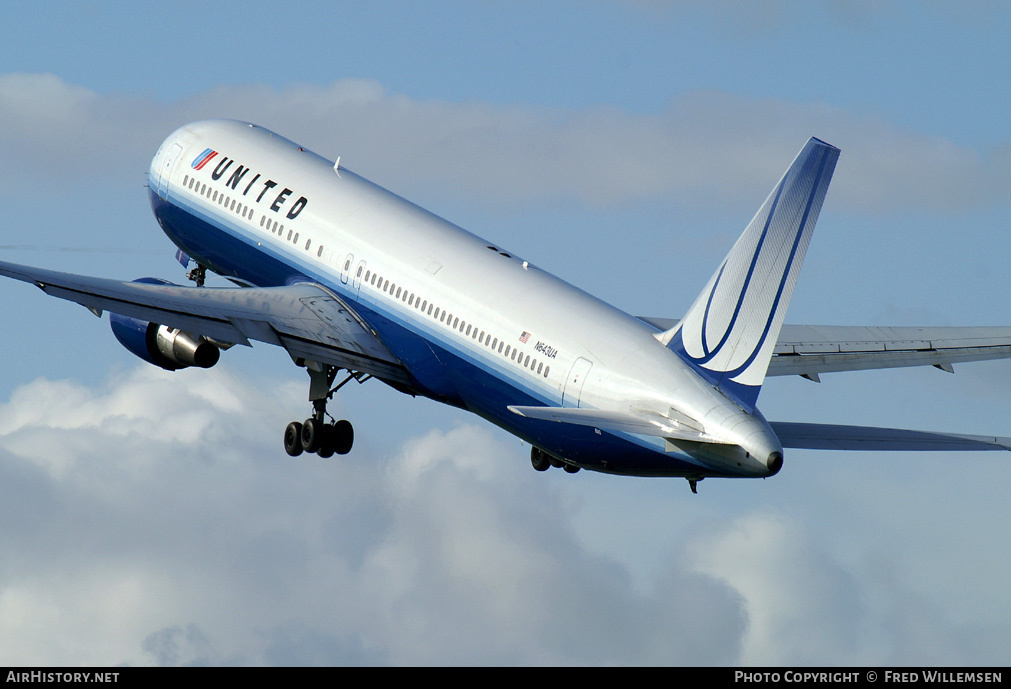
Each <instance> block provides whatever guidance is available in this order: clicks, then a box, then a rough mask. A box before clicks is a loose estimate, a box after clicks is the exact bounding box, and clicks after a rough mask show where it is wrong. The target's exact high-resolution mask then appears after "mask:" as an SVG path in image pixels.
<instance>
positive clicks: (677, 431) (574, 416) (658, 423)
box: [509, 406, 720, 443]
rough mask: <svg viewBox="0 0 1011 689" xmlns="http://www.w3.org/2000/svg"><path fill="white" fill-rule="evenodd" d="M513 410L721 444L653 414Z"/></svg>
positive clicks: (550, 418)
mask: <svg viewBox="0 0 1011 689" xmlns="http://www.w3.org/2000/svg"><path fill="white" fill-rule="evenodd" d="M509 411H511V412H512V413H514V414H519V415H520V416H524V417H526V418H528V419H541V420H543V421H554V422H556V423H571V424H575V425H577V426H592V427H594V428H599V429H600V430H602V431H614V432H616V433H637V434H639V435H650V436H656V437H658V438H671V439H676V440H689V441H692V442H697V443H718V442H720V441H719V440H717V439H716V438H714V437H713V436H711V435H709V434H708V433H705V432H704V431H702V430H700V428H695V427H693V426H692V425H689V423H690V422H688V421H687V419H686V422H679V421H677V420H675V419H672V418H670V417H667V416H664V415H662V414H658V413H656V412H650V411H635V412H625V411H606V410H602V409H582V408H579V409H577V408H572V407H518V406H512V407H509Z"/></svg>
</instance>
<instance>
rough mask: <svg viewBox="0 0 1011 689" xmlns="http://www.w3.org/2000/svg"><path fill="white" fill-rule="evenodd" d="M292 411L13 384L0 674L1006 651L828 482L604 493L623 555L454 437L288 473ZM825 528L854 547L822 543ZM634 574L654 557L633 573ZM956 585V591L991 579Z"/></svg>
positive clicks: (1, 416) (893, 660)
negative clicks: (923, 580)
mask: <svg viewBox="0 0 1011 689" xmlns="http://www.w3.org/2000/svg"><path fill="white" fill-rule="evenodd" d="M189 374H192V375H189ZM266 389H269V390H271V391H272V394H271V395H265V394H264V392H263V391H264V390H266ZM388 394H395V393H393V392H392V391H388ZM305 404H306V403H305V400H304V389H303V386H302V385H296V384H278V383H276V382H270V381H266V382H265V381H260V380H257V381H255V382H242V381H240V380H238V379H236V378H235V377H234V376H233V375H232V374H230V373H229V372H228V369H226V368H216V369H213V370H211V371H197V372H177V373H175V374H167V373H164V372H161V371H159V370H156V369H154V368H152V367H143V366H142V367H141V368H138V369H135V370H131V371H128V372H127V373H126V374H124V375H120V376H116V377H115V378H114V379H112V380H110V381H109V382H108V383H106V384H104V385H103V386H101V387H99V388H97V389H89V388H87V387H85V386H82V385H81V384H79V383H75V382H72V381H59V382H54V381H47V380H42V379H40V380H37V381H34V382H32V383H29V384H27V385H25V386H23V387H21V388H19V389H17V390H15V391H14V393H13V394H12V397H11V400H10V402H8V403H6V404H3V405H0V552H3V554H4V557H3V560H2V561H0V662H5V663H8V664H15V665H36V664H115V663H121V662H126V663H131V664H152V663H162V664H262V663H271V664H293V663H306V664H341V663H359V664H654V663H655V664H735V663H744V664H751V663H755V664H833V665H835V664H850V663H856V664H861V663H871V664H873V663H878V662H882V663H890V664H902V663H908V662H917V663H920V662H935V663H969V664H986V663H988V662H993V661H994V659H995V658H999V657H1000V649H1001V648H1002V645H1001V644H1002V643H1003V641H1006V640H1007V639H1008V638H1009V635H1011V632H1009V630H1008V629H1007V628H1006V627H1007V625H1006V624H1004V625H1002V624H1000V623H999V622H997V620H999V617H997V618H994V619H992V620H991V621H989V622H987V621H985V620H984V619H983V618H981V617H978V616H977V617H974V618H972V619H968V620H961V619H958V618H957V617H955V616H953V615H952V613H951V611H950V610H949V609H948V607H947V602H946V600H945V598H946V595H945V588H944V587H940V588H939V590H938V591H934V590H932V589H931V588H925V587H924V586H922V585H918V584H917V583H916V582H913V581H910V580H908V578H906V577H904V574H903V573H904V572H906V571H907V569H908V568H910V567H917V566H918V564H917V563H918V562H919V561H920V560H921V559H926V560H927V561H930V560H931V559H936V558H937V557H938V552H937V551H938V550H940V551H942V552H943V551H945V550H946V549H948V547H949V546H948V543H949V540H950V539H951V538H953V537H954V538H956V539H957V534H955V535H954V536H952V535H948V534H943V533H941V532H940V531H939V530H937V529H934V533H935V538H934V539H928V540H924V541H923V543H918V544H917V545H916V547H915V548H912V552H905V549H903V548H896V547H893V545H891V544H890V543H891V540H892V539H895V538H899V537H901V534H902V533H903V532H902V530H901V529H896V528H891V529H888V530H883V531H882V536H881V537H880V538H875V537H874V536H873V533H874V531H875V528H874V525H875V523H876V522H877V520H880V519H882V518H884V517H882V515H879V514H876V513H875V512H874V511H871V510H865V509H864V510H862V509H861V508H860V507H859V505H860V503H859V502H854V500H846V499H845V497H844V495H845V494H844V493H842V492H840V493H830V494H828V495H827V496H826V497H829V498H830V500H829V501H827V502H826V503H825V504H823V505H821V507H820V508H819V509H818V510H817V511H816V513H815V514H816V516H817V520H814V519H809V517H808V516H804V515H808V511H809V510H811V509H813V507H812V506H811V505H804V504H801V505H799V506H798V508H797V509H796V510H795V511H793V512H791V511H789V510H784V511H783V512H782V513H778V514H770V513H769V512H768V511H767V510H764V509H758V510H756V509H754V508H753V507H749V506H747V505H736V504H735V501H734V500H725V499H721V498H720V497H719V496H721V495H723V494H727V495H733V494H734V493H733V491H734V490H735V487H736V486H737V485H739V484H735V483H731V484H725V483H724V484H720V483H717V484H715V485H714V486H712V487H710V486H708V482H707V485H706V486H705V487H704V488H705V489H706V490H705V495H704V496H699V497H698V498H695V497H694V496H693V497H691V498H688V492H687V489H684V492H683V493H682V492H681V490H680V489H681V488H683V487H682V486H681V485H678V486H677V489H678V492H677V493H675V496H680V497H681V498H682V499H691V500H696V499H699V500H704V502H699V503H698V505H699V507H697V508H696V509H698V510H700V511H699V514H698V517H697V518H695V519H692V518H691V517H689V521H687V522H686V521H685V519H684V517H685V515H686V514H687V515H690V514H691V513H692V512H693V511H694V510H691V511H687V512H686V510H685V507H686V506H685V505H681V504H680V501H678V500H677V497H674V498H670V497H668V498H667V499H666V500H667V501H668V502H670V500H672V499H673V500H674V501H675V503H674V504H673V505H672V507H673V509H672V510H671V511H670V512H669V513H668V514H667V516H664V515H662V514H661V515H654V516H653V517H652V518H651V519H650V520H649V521H648V522H641V521H638V519H637V516H639V515H642V514H643V512H641V511H640V510H639V509H638V508H637V506H636V505H637V503H638V502H639V501H640V497H638V496H640V494H641V493H643V491H646V490H647V487H649V488H650V489H651V488H652V487H653V486H656V487H658V488H659V489H661V492H663V493H666V492H667V491H669V490H670V487H669V486H670V483H669V482H663V481H661V482H659V483H652V482H646V483H645V484H644V483H642V482H637V481H631V480H629V479H620V478H609V479H606V480H607V481H609V483H608V484H607V489H608V491H613V492H614V494H615V495H626V496H627V497H625V498H622V499H620V500H617V501H616V504H615V506H614V507H613V508H612V509H613V511H612V512H611V513H610V514H609V516H606V517H604V516H603V515H597V516H595V519H597V518H603V519H604V520H605V522H606V523H608V524H609V525H610V526H611V527H613V528H615V529H618V530H619V531H621V530H624V532H625V533H626V534H627V537H626V538H625V541H626V545H627V547H626V548H624V549H623V550H622V553H621V556H620V557H621V558H622V559H621V560H619V559H617V557H618V555H617V554H614V555H611V554H609V552H608V548H607V547H606V546H602V544H601V543H595V542H593V534H592V532H585V531H583V532H581V531H580V529H578V528H577V521H576V520H579V519H580V518H581V515H583V514H584V513H585V511H586V510H587V509H590V510H594V509H597V508H595V507H594V506H593V503H592V502H591V501H592V490H591V488H592V486H593V485H594V483H592V482H587V481H583V480H582V479H583V478H586V479H589V478H592V477H589V476H585V477H584V475H577V476H576V477H567V476H565V475H564V474H561V473H559V474H558V475H557V476H556V475H553V474H549V475H548V476H543V475H541V474H537V473H535V472H533V471H531V470H530V469H529V467H527V466H526V462H525V461H523V460H522V458H520V459H517V457H516V449H515V448H514V447H513V446H512V445H511V444H510V446H508V447H507V446H505V445H503V444H502V442H501V441H500V440H499V439H498V436H497V435H496V434H495V433H493V432H492V431H491V430H490V429H489V428H487V427H484V426H474V425H470V424H467V425H461V426H458V427H456V428H453V429H452V430H448V431H443V430H432V431H429V432H427V433H425V434H424V435H422V436H420V437H415V438H408V439H405V440H403V441H402V443H401V445H400V448H399V449H398V450H397V451H396V452H395V453H394V454H393V455H391V456H377V455H373V454H371V453H369V451H368V444H367V443H366V444H364V445H362V446H359V447H358V448H356V450H355V451H354V452H353V453H352V454H351V455H349V456H347V457H345V458H342V459H339V460H328V461H324V460H320V459H318V458H312V459H307V458H303V459H300V460H290V459H289V458H287V457H286V456H285V455H284V454H283V451H282V450H281V447H280V440H279V435H280V430H281V428H283V426H284V424H285V423H286V421H287V420H288V419H289V418H290V417H291V416H292V415H294V414H296V413H297V412H298V411H299V410H301V409H302V407H304V406H305ZM41 410H45V411H41ZM363 424H364V425H363V426H361V427H360V428H359V433H360V434H362V435H363V436H365V435H367V434H368V433H370V432H382V430H381V429H384V428H387V426H388V424H387V422H386V421H385V420H384V419H381V418H380V419H371V420H369V419H366V420H364V421H363ZM370 426H374V428H371V427H370ZM362 447H364V448H365V449H364V450H363V449H362ZM797 470H798V471H802V470H801V466H800V465H798V467H797ZM829 476H831V474H829ZM789 478H790V477H787V478H785V479H783V481H784V483H783V484H782V485H783V486H784V488H785V489H786V490H789V491H795V490H799V488H798V487H797V486H794V485H792V484H791V483H790V481H789V480H788V479H789ZM555 479H558V480H555ZM777 480H778V477H777ZM888 480H890V479H889V478H888V477H887V476H881V477H879V478H878V479H877V481H878V482H879V483H880V482H882V481H888ZM900 480H901V479H900ZM762 485H763V486H764V485H765V484H762ZM828 485H834V484H831V483H829V484H828ZM748 487H749V488H753V489H754V490H758V487H757V486H752V485H749V486H748ZM881 490H882V491H884V492H885V493H887V491H888V489H887V486H886V485H882V486H881ZM893 490H894V488H893ZM867 493H868V490H867V488H866V487H865V488H863V489H860V487H859V484H854V498H856V497H857V496H859V495H866V494H867ZM574 496H578V499H573V497H574ZM840 501H841V502H840ZM837 503H838V504H837ZM692 504H693V505H694V504H695V503H692ZM875 504H876V503H875ZM933 504H934V502H933V500H931V501H930V505H927V506H926V507H921V506H919V505H918V504H917V502H916V500H914V499H913V497H912V496H909V499H907V500H906V501H904V503H903V505H902V507H901V509H898V508H896V509H898V511H899V512H901V513H902V514H903V515H906V516H913V515H917V514H918V510H922V509H928V510H929V509H931V505H933ZM862 512H863V513H866V514H867V519H868V520H869V521H867V522H866V523H864V522H861V521H860V519H859V516H858V515H860V514H861V513H862ZM673 515H680V516H678V517H674V516H673ZM854 515H857V516H856V517H855V516H854ZM714 516H715V518H714ZM895 518H896V517H894V516H893V517H888V519H889V520H894V519H895ZM918 519H919V520H921V521H922V520H923V517H922V516H920V517H919V518H918ZM801 520H805V521H801ZM838 523H845V524H846V525H847V526H846V529H847V531H850V532H853V533H859V534H865V535H864V536H862V537H861V538H860V539H857V540H856V542H853V541H851V542H849V543H848V544H847V545H845V546H843V547H842V549H841V546H842V544H840V543H837V542H835V541H834V540H833V539H827V540H819V539H818V538H817V537H816V534H819V533H822V532H823V531H824V530H825V529H830V528H834V527H833V526H831V525H832V524H838ZM890 523H891V522H890ZM702 524H705V525H706V526H701V525H702ZM802 524H803V525H802ZM826 524H828V526H826ZM657 533H659V534H662V535H663V538H662V539H659V540H658V539H657V538H656V537H655V535H656V534H657ZM636 543H637V544H638V545H634V544H636ZM660 543H663V544H665V545H663V546H659V547H662V548H663V549H664V551H663V552H662V553H660V554H659V555H660V556H659V557H658V553H656V552H655V549H656V548H657V547H658V544H660ZM854 547H855V548H856V550H855V555H854V552H852V549H853V548H854ZM924 549H929V551H928V550H924ZM637 559H641V560H644V561H651V562H665V563H666V564H663V565H661V566H659V567H650V568H647V569H646V570H642V571H640V572H639V573H638V574H637V576H638V580H637V581H633V577H632V575H631V573H630V569H629V567H630V566H631V567H635V568H636V569H640V567H638V565H637V563H636V560H637ZM952 566H954V565H952ZM948 569H950V567H949V568H948ZM643 572H649V574H643ZM949 574H953V572H949V571H947V569H945V570H944V571H943V572H941V571H940V570H939V572H938V576H945V577H947V576H949ZM965 584H966V588H967V590H965V591H963V594H964V595H965V596H969V599H970V600H976V599H982V598H985V597H986V596H987V595H988V594H987V591H988V590H989V589H990V588H992V587H993V586H998V587H1001V584H1000V582H987V581H970V580H967V581H966V582H965ZM972 590H974V591H975V593H971V591H972ZM936 596H940V598H937V597H936ZM991 600H993V601H995V602H997V600H998V599H997V598H993V597H991ZM928 629H929V633H927V630H928ZM1002 640H1003V641H1002ZM924 649H931V655H929V656H926V655H925V652H924Z"/></svg>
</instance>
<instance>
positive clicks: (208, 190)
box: [183, 175, 323, 258]
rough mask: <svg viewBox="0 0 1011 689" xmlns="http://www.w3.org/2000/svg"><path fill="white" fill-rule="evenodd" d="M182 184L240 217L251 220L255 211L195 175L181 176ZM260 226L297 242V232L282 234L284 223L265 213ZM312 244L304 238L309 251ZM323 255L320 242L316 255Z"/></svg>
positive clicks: (293, 242) (290, 230) (306, 248)
mask: <svg viewBox="0 0 1011 689" xmlns="http://www.w3.org/2000/svg"><path fill="white" fill-rule="evenodd" d="M183 186H184V187H187V188H188V189H190V190H192V191H194V192H195V193H197V194H200V195H201V196H204V197H206V198H208V199H210V200H211V202H212V203H218V204H220V205H221V206H222V207H223V208H224V209H225V210H229V211H234V212H235V213H237V214H238V215H239V216H240V217H242V218H244V219H247V220H252V219H253V215H254V214H255V211H254V209H253V207H252V206H247V205H246V204H243V203H242V202H241V201H239V200H238V199H235V198H232V197H231V196H229V195H228V194H225V193H224V192H219V191H217V190H216V189H214V188H213V187H209V186H208V185H207V184H205V183H204V182H198V181H197V179H196V178H195V177H190V176H189V175H186V176H184V177H183ZM260 227H262V228H263V229H265V230H268V231H269V232H270V233H271V234H274V235H277V236H278V237H279V238H281V239H287V240H288V241H289V242H291V243H292V244H298V232H295V231H294V230H293V229H291V228H289V229H288V236H287V237H285V236H284V223H278V222H277V220H274V219H272V218H268V217H267V216H266V215H261V216H260ZM311 246H312V240H311V239H307V240H305V250H306V251H309V249H310V247H311ZM322 256H323V245H322V244H320V245H319V248H318V249H317V250H316V257H317V258H321V257H322Z"/></svg>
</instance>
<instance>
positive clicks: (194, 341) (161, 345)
mask: <svg viewBox="0 0 1011 689" xmlns="http://www.w3.org/2000/svg"><path fill="white" fill-rule="evenodd" d="M134 282H146V283H154V284H166V285H168V284H172V283H170V282H167V281H165V280H159V279H158V278H141V279H140V280H135V281H134ZM109 325H111V326H112V333H113V334H114V335H115V336H116V339H117V340H119V343H120V344H121V345H123V346H124V347H126V348H127V349H129V350H130V351H131V352H133V353H134V354H136V355H137V356H139V357H140V358H141V359H143V360H144V361H146V362H148V363H150V364H154V365H155V366H160V367H162V368H164V369H166V370H168V371H175V370H176V369H180V368H188V367H190V366H197V367H198V368H210V367H211V366H213V365H214V364H216V363H218V358H219V357H220V356H221V350H219V349H218V347H217V346H216V345H215V344H214V343H213V342H210V341H209V340H207V338H205V337H203V336H202V335H193V334H191V333H188V332H185V331H183V330H179V329H177V328H170V327H168V326H166V325H159V324H157V323H149V322H148V321H142V320H139V319H137V318H131V317H129V316H123V315H120V314H118V313H110V314H109Z"/></svg>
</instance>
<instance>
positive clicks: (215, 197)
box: [183, 175, 262, 224]
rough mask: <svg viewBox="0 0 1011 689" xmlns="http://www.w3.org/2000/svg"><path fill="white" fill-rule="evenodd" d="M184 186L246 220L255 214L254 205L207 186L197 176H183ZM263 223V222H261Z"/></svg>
mask: <svg viewBox="0 0 1011 689" xmlns="http://www.w3.org/2000/svg"><path fill="white" fill-rule="evenodd" d="M183 186H184V187H188V188H189V189H191V190H193V191H195V192H196V193H198V194H200V195H201V196H205V197H207V198H209V199H210V200H211V202H212V203H217V204H220V205H221V206H222V207H223V208H224V209H225V210H227V211H233V212H234V213H236V214H237V215H239V216H241V217H242V218H245V219H246V220H252V219H253V215H254V210H253V207H252V206H247V205H246V204H244V203H242V202H241V201H240V200H239V199H236V198H232V197H231V196H229V195H228V194H225V193H224V192H219V191H218V190H217V189H214V188H213V187H209V186H207V185H206V184H205V183H203V182H198V181H197V180H196V178H194V177H190V176H189V175H186V176H185V177H184V178H183ZM261 224H262V222H261Z"/></svg>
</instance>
